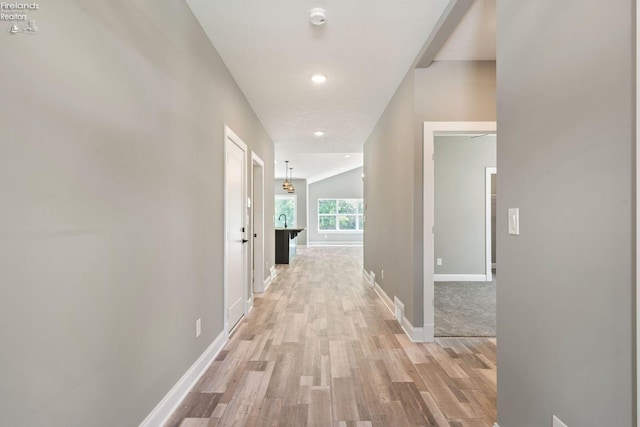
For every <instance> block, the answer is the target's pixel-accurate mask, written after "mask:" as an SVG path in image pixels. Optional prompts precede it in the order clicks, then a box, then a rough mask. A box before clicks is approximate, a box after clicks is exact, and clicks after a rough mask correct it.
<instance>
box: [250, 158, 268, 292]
mask: <svg viewBox="0 0 640 427" xmlns="http://www.w3.org/2000/svg"><path fill="white" fill-rule="evenodd" d="M250 209H251V230H252V233H253V239H251V240H252V244H251V289H252V290H253V292H256V293H262V292H264V291H265V289H266V287H267V283H265V279H264V278H265V273H266V272H265V269H266V264H265V261H264V162H263V161H262V159H261V158H260V157H258V155H257V154H256V153H253V152H252V153H251V206H250Z"/></svg>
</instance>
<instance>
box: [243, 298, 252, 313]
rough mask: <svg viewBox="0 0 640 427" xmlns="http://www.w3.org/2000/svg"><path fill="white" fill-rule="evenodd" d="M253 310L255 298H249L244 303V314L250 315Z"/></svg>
mask: <svg viewBox="0 0 640 427" xmlns="http://www.w3.org/2000/svg"><path fill="white" fill-rule="evenodd" d="M252 309H253V298H249V299H248V300H246V301H245V302H244V313H245V314H249V313H250V312H251V310H252Z"/></svg>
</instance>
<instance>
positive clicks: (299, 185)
mask: <svg viewBox="0 0 640 427" xmlns="http://www.w3.org/2000/svg"><path fill="white" fill-rule="evenodd" d="M283 182H284V180H283V179H276V180H274V181H273V191H274V195H276V196H292V195H295V196H297V197H296V227H298V228H306V227H307V218H308V215H307V191H308V190H307V180H306V179H294V180H292V182H293V187H294V188H295V193H293V194H289V193H288V192H287V191H286V190H284V189H283V188H282V183H283ZM274 213H275V210H274V209H272V210H271V213H270V214H268V215H274ZM273 220H274V221H275V218H274V219H273ZM307 236H308V230H304V231H303V232H302V233H299V234H298V240H297V244H298V245H306V244H307ZM274 239H275V236H274ZM274 245H275V243H274ZM274 250H275V246H274Z"/></svg>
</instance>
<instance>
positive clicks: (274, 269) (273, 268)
mask: <svg viewBox="0 0 640 427" xmlns="http://www.w3.org/2000/svg"><path fill="white" fill-rule="evenodd" d="M269 274H270V275H271V281H272V282H273V281H274V280H275V279H276V276H277V275H278V272H277V271H276V266H275V265H272V266H271V268H270V269H269Z"/></svg>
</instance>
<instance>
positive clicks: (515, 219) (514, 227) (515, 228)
mask: <svg viewBox="0 0 640 427" xmlns="http://www.w3.org/2000/svg"><path fill="white" fill-rule="evenodd" d="M508 216H509V234H511V235H514V236H518V235H520V209H518V208H509V214H508Z"/></svg>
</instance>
